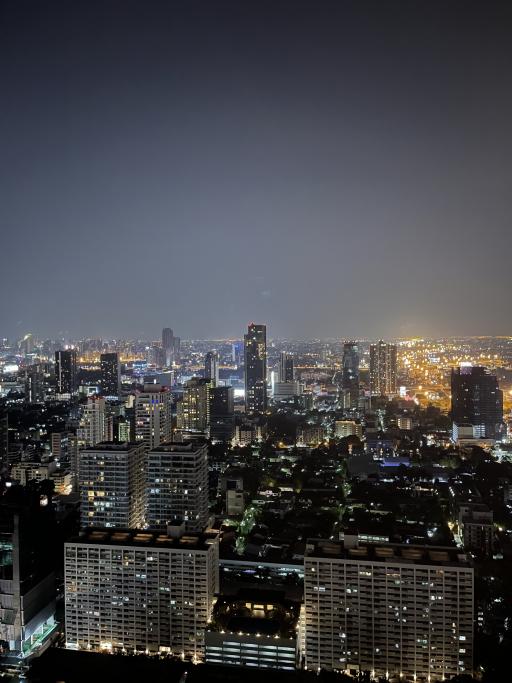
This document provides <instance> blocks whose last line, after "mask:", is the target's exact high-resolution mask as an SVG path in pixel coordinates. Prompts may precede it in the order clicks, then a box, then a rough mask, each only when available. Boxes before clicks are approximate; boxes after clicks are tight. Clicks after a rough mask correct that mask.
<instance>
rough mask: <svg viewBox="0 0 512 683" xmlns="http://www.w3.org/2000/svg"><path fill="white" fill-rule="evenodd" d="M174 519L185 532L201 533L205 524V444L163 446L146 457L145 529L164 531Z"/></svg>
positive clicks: (206, 497)
mask: <svg viewBox="0 0 512 683" xmlns="http://www.w3.org/2000/svg"><path fill="white" fill-rule="evenodd" d="M176 519H179V520H181V521H183V522H184V523H185V528H186V530H187V531H203V530H204V529H205V527H206V524H207V522H208V446H207V444H206V443H202V442H198V441H187V442H183V443H181V442H180V443H166V444H162V445H160V446H157V447H156V448H153V449H151V450H150V451H149V452H148V454H147V523H148V526H149V527H150V528H157V529H165V528H167V525H168V524H169V523H170V522H172V521H173V520H176Z"/></svg>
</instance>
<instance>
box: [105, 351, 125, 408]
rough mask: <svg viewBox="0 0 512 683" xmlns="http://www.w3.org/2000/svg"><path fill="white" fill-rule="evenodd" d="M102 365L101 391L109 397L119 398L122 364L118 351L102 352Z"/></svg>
mask: <svg viewBox="0 0 512 683" xmlns="http://www.w3.org/2000/svg"><path fill="white" fill-rule="evenodd" d="M100 365H101V393H102V394H103V396H108V397H109V398H119V396H120V395H121V364H120V363H119V355H118V354H117V353H102V354H101V356H100Z"/></svg>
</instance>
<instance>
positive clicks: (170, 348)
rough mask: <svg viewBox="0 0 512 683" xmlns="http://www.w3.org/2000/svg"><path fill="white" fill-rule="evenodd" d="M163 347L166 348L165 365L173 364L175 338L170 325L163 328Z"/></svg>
mask: <svg viewBox="0 0 512 683" xmlns="http://www.w3.org/2000/svg"><path fill="white" fill-rule="evenodd" d="M162 348H163V350H164V356H165V365H167V366H169V365H172V363H173V361H174V351H175V340H174V332H173V331H172V328H170V327H164V329H163V330H162Z"/></svg>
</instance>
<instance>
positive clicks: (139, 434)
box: [135, 384, 172, 448]
mask: <svg viewBox="0 0 512 683" xmlns="http://www.w3.org/2000/svg"><path fill="white" fill-rule="evenodd" d="M171 419H172V418H171V393H170V391H168V390H167V389H165V388H163V387H161V386H159V385H158V384H149V385H145V386H144V391H143V392H140V393H138V394H137V396H136V397H135V440H136V441H138V442H141V443H143V444H144V445H145V446H146V448H155V446H159V445H160V444H161V443H164V442H166V441H170V439H171V435H172V422H171Z"/></svg>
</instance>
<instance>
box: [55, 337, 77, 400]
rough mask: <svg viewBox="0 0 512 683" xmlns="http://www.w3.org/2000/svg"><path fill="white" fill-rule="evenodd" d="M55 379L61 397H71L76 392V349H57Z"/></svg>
mask: <svg viewBox="0 0 512 683" xmlns="http://www.w3.org/2000/svg"><path fill="white" fill-rule="evenodd" d="M55 379H56V380H57V395H58V396H60V397H61V398H71V397H72V396H73V395H74V394H75V393H76V390H77V382H76V351H75V349H66V350H62V351H55Z"/></svg>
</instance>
